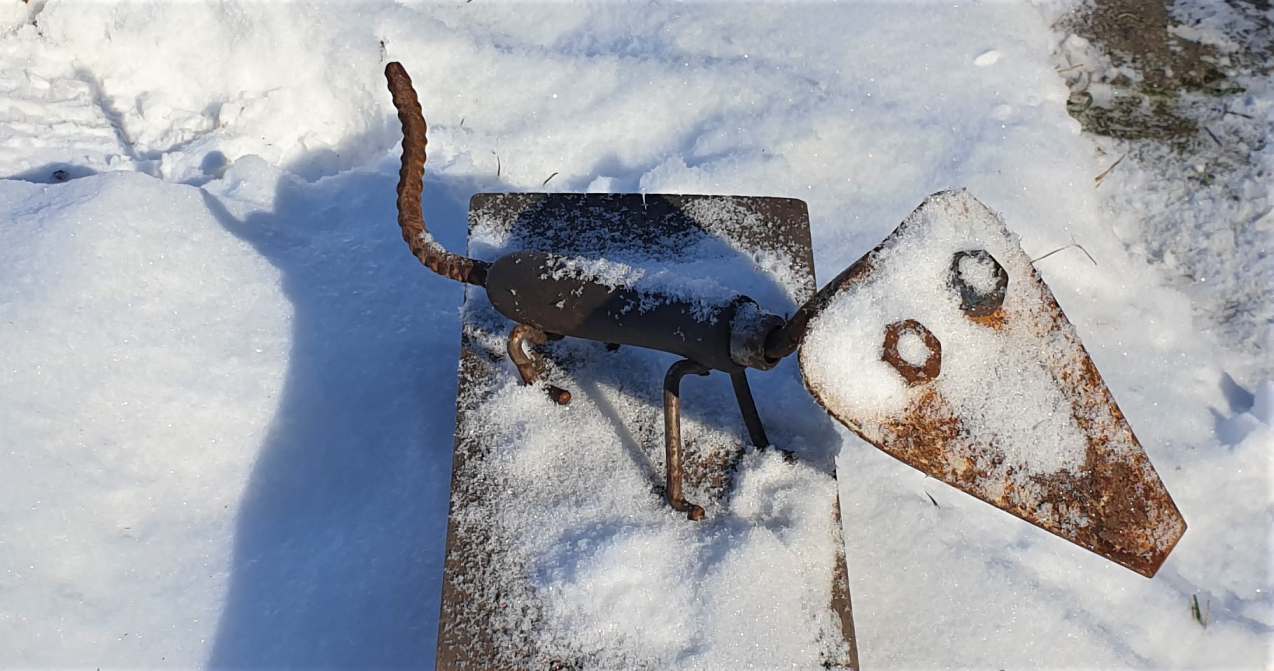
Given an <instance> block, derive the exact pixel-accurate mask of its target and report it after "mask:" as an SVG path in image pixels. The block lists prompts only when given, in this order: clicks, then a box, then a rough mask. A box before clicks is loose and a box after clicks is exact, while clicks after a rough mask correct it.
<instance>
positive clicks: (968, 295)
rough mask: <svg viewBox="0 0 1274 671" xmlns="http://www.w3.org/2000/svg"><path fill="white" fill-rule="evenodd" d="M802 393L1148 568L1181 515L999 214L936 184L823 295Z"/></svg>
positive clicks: (891, 445) (930, 468)
mask: <svg viewBox="0 0 1274 671" xmlns="http://www.w3.org/2000/svg"><path fill="white" fill-rule="evenodd" d="M810 310H811V311H812V314H813V316H812V318H810V322H809V326H808V329H807V331H806V332H805V333H804V337H803V340H802V342H801V352H800V358H801V372H802V374H803V376H804V378H805V383H806V386H807V387H808V388H809V390H810V393H812V394H813V395H814V397H815V398H816V399H817V400H818V401H819V403H821V404H822V405H823V406H824V407H825V408H827V410H828V412H830V413H831V414H832V415H833V416H834V417H835V418H836V419H838V420H839V421H841V422H842V423H843V424H845V425H846V426H848V427H849V428H850V429H852V430H853V431H854V432H855V433H857V434H858V435H859V436H861V437H862V438H863V439H865V440H867V441H868V442H870V443H872V444H873V445H875V446H876V447H879V448H880V449H881V450H884V451H885V452H887V453H888V454H890V455H891V456H893V457H895V458H897V459H899V460H901V461H903V462H904V463H906V464H908V465H910V466H912V467H914V468H916V469H919V470H920V471H922V472H924V473H926V474H928V475H930V476H933V477H935V478H939V479H941V480H943V481H944V482H946V483H948V484H950V485H953V486H955V487H956V488H958V489H960V490H962V491H964V492H967V493H969V494H972V495H973V496H976V497H977V498H979V499H982V500H983V501H986V502H987V503H990V504H991V505H994V506H996V507H998V508H1001V509H1004V510H1006V511H1008V512H1010V513H1012V514H1014V515H1016V516H1018V517H1020V518H1022V519H1024V520H1026V521H1028V522H1031V523H1032V524H1035V525H1037V526H1039V527H1041V528H1043V529H1045V530H1047V531H1050V532H1052V533H1054V534H1056V535H1058V536H1061V537H1062V538H1065V539H1066V540H1069V541H1071V542H1072V543H1075V544H1077V545H1079V546H1081V547H1084V548H1087V549H1088V550H1091V551H1093V552H1095V553H1097V554H1099V555H1101V556H1103V557H1106V558H1108V559H1110V560H1112V561H1115V562H1118V563H1119V564H1122V565H1123V566H1126V567H1128V568H1130V569H1132V570H1134V571H1136V572H1138V573H1141V574H1143V575H1145V576H1148V577H1149V576H1153V575H1154V574H1155V572H1156V571H1158V569H1159V566H1160V565H1162V564H1163V562H1164V560H1165V559H1166V558H1167V557H1168V554H1169V552H1171V551H1172V548H1173V547H1174V546H1175V545H1176V543H1177V541H1178V540H1179V539H1180V538H1181V535H1182V534H1183V533H1185V529H1186V524H1185V520H1183V519H1182V517H1181V513H1180V512H1179V511H1178V510H1177V507H1176V505H1175V504H1174V503H1173V501H1172V498H1171V497H1170V496H1169V495H1168V492H1167V490H1166V489H1165V488H1164V486H1163V483H1162V482H1161V481H1160V480H1159V476H1158V474H1157V473H1155V470H1154V467H1153V466H1151V464H1150V461H1149V459H1148V458H1147V457H1146V453H1145V451H1144V450H1143V449H1142V447H1141V445H1140V443H1138V441H1137V437H1136V436H1135V435H1133V432H1132V429H1131V428H1130V427H1129V426H1128V422H1127V421H1126V420H1125V419H1124V415H1123V413H1122V412H1121V411H1120V410H1119V406H1118V405H1116V404H1115V399H1114V398H1113V397H1112V396H1111V394H1110V391H1109V390H1108V389H1107V388H1106V384H1105V383H1104V382H1103V380H1102V377H1101V374H1100V373H1098V372H1097V368H1096V367H1095V366H1094V365H1093V362H1092V359H1090V358H1089V356H1088V353H1087V352H1086V351H1085V350H1084V346H1083V344H1082V343H1081V342H1080V340H1079V336H1078V335H1077V334H1076V332H1075V329H1074V327H1073V326H1072V325H1071V323H1070V321H1069V320H1067V318H1066V315H1065V314H1064V313H1063V312H1062V309H1061V307H1059V306H1058V304H1057V301H1056V300H1055V299H1054V297H1053V294H1052V292H1051V291H1049V288H1048V286H1047V285H1045V284H1044V281H1043V280H1042V279H1041V278H1040V276H1039V274H1038V273H1036V272H1035V269H1034V267H1033V266H1032V265H1031V262H1030V259H1029V258H1028V257H1027V256H1026V254H1025V253H1024V252H1023V251H1022V249H1021V247H1020V246H1019V244H1018V240H1017V236H1016V235H1014V234H1013V233H1011V232H1009V230H1008V229H1007V228H1005V226H1004V223H1003V222H1002V221H1001V219H1000V217H999V216H998V215H997V214H995V213H994V212H992V211H991V210H990V209H989V208H987V207H986V206H985V205H983V204H982V203H980V202H979V201H978V200H977V199H975V198H973V197H972V196H970V195H968V194H967V193H965V192H963V191H948V192H942V193H938V194H934V195H933V196H930V197H929V198H928V199H926V200H925V202H924V203H922V204H921V205H920V207H918V208H917V209H916V210H915V211H914V212H912V213H911V215H910V216H908V217H907V219H906V220H905V221H903V223H902V224H901V225H899V226H898V228H897V229H895V230H894V232H893V233H892V234H890V235H889V237H888V238H886V239H885V240H884V242H882V243H881V244H880V246H878V247H877V248H876V249H874V250H872V251H871V252H869V253H868V254H867V255H865V256H864V257H863V258H861V259H859V260H858V261H857V262H855V263H854V265H853V266H851V267H850V268H849V269H848V270H846V271H845V272H844V273H842V274H841V275H840V276H839V277H837V278H836V279H835V280H833V281H832V282H831V283H830V284H829V285H828V286H827V287H825V288H824V289H823V290H822V291H820V292H819V294H818V296H816V297H815V299H814V300H813V301H812V305H811V307H810Z"/></svg>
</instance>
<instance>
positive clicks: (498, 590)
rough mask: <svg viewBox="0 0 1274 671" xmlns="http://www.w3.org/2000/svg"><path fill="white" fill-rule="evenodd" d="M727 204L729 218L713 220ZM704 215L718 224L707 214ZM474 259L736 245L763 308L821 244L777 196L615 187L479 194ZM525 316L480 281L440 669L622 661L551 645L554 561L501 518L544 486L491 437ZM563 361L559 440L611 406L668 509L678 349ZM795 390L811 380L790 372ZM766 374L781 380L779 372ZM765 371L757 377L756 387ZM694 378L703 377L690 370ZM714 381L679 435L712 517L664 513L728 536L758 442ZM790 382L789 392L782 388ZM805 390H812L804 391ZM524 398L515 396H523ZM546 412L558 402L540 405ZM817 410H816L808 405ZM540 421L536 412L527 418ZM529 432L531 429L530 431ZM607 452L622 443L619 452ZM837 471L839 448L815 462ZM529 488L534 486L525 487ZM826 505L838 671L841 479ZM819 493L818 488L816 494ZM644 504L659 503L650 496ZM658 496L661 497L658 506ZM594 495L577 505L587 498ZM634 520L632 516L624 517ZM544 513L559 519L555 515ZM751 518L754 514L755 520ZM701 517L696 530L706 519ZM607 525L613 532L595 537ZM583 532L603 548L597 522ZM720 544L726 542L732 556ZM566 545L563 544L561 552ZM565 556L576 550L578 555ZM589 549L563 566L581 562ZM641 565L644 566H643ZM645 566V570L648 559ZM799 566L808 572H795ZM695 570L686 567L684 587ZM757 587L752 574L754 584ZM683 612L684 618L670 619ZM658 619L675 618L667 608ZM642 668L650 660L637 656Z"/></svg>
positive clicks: (842, 660)
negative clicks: (734, 497)
mask: <svg viewBox="0 0 1274 671" xmlns="http://www.w3.org/2000/svg"><path fill="white" fill-rule="evenodd" d="M712 211H717V212H726V213H727V214H729V216H724V217H712V216H704V215H705V213H708V212H712ZM705 222H716V223H707V224H705ZM469 228H470V240H469V254H470V256H474V257H478V258H484V259H492V258H495V257H497V256H499V255H500V254H503V253H507V252H510V251H514V250H518V249H538V250H543V251H552V252H555V253H558V254H562V255H581V256H588V255H596V254H597V251H598V250H599V249H605V250H607V254H606V256H607V258H614V259H618V260H623V259H626V258H631V257H633V256H634V255H637V256H643V255H644V256H659V257H661V258H668V259H670V261H673V262H675V261H677V260H678V259H680V260H682V261H686V262H688V263H690V264H691V265H692V267H693V256H694V251H695V250H700V251H702V250H704V249H707V250H708V251H709V252H710V253H713V254H718V255H719V256H720V257H723V258H728V257H729V256H730V255H737V260H738V264H739V265H738V267H746V268H752V269H754V270H753V274H754V275H755V276H754V277H752V278H751V279H750V280H749V282H748V286H745V287H738V288H739V289H740V290H742V291H744V292H745V293H748V294H749V295H751V296H752V297H753V298H755V299H757V300H758V301H759V302H760V303H761V304H762V305H763V306H765V307H767V308H769V309H772V310H776V311H779V312H783V311H785V310H786V311H789V312H790V311H791V310H792V309H794V307H795V306H797V305H799V304H800V303H802V302H804V301H805V300H806V299H807V298H808V297H809V296H811V295H812V294H813V293H814V290H815V281H814V267H813V259H812V254H811V250H810V236H809V223H808V214H807V212H806V208H805V204H804V203H802V202H801V201H797V200H790V199H777V198H751V197H720V196H681V195H676V196H670V195H646V196H642V195H639V194H633V195H615V194H479V195H477V196H475V197H474V198H473V200H472V202H471V203H470V212H469ZM512 327H513V324H512V323H511V322H509V321H508V320H506V319H504V318H502V317H500V316H499V315H498V314H497V313H495V311H494V310H493V309H492V307H491V305H490V303H489V302H488V301H487V299H486V297H485V294H484V293H483V291H482V290H481V289H477V288H468V289H467V294H466V301H465V307H464V312H463V320H462V338H461V343H462V350H461V366H460V389H459V394H458V402H457V427H456V446H455V457H454V462H453V471H452V499H451V516H450V519H449V524H448V535H447V559H446V568H445V571H446V575H445V577H444V582H443V601H442V610H441V617H440V622H439V635H438V657H437V665H438V668H439V669H496V668H498V669H542V668H561V669H583V668H596V667H606V668H612V667H614V664H615V662H614V659H613V658H610V657H608V656H607V654H608V651H606V650H578V651H575V652H568V653H564V652H563V651H562V648H561V647H560V646H554V645H552V641H551V640H549V641H546V634H545V628H548V627H551V626H553V624H552V623H551V622H549V621H548V620H549V617H550V616H549V605H548V604H547V601H548V599H549V598H550V595H547V594H545V593H544V592H543V590H542V585H541V586H537V584H536V583H537V580H538V581H540V582H543V581H544V575H543V574H544V569H543V568H542V567H537V566H535V565H534V564H536V563H537V562H539V561H540V560H541V559H542V558H541V557H528V556H527V555H526V553H525V552H523V551H521V548H519V547H518V545H519V542H518V541H517V540H516V534H515V533H514V531H513V530H510V529H509V528H507V527H506V526H503V522H501V520H502V519H506V518H508V517H509V515H508V514H507V513H508V509H509V507H510V506H512V507H522V508H527V507H531V508H532V509H533V510H532V511H531V512H530V513H529V514H534V506H535V503H534V501H537V500H544V497H538V495H539V494H543V492H531V493H530V494H531V496H528V492H526V491H524V490H519V489H517V487H518V486H521V485H519V484H514V483H510V482H509V479H508V477H507V471H503V470H502V468H504V465H505V464H507V463H508V461H509V460H510V459H520V458H524V455H523V453H524V452H526V451H527V449H530V448H525V449H524V447H523V446H520V445H502V444H492V435H493V434H492V431H491V429H490V426H489V423H490V420H491V417H492V416H493V413H494V414H499V412H503V410H502V408H501V404H507V403H508V402H509V396H510V394H511V392H510V390H511V389H515V385H514V384H513V382H512V380H514V378H515V375H516V374H515V372H514V369H513V366H512V364H511V363H509V362H508V360H507V358H506V357H505V355H504V345H505V338H506V336H507V335H508V332H509V331H510V330H511V328H512ZM546 354H547V356H548V358H549V359H550V360H551V361H553V362H554V365H555V369H554V370H553V371H551V372H550V380H551V381H553V382H554V383H555V384H561V385H562V386H563V387H566V388H568V389H569V390H570V391H571V392H572V394H573V395H574V396H575V401H573V402H572V405H571V406H568V407H566V408H561V409H559V410H558V411H560V412H561V413H564V414H563V415H562V417H563V419H562V423H561V426H560V428H559V429H557V430H556V433H555V435H556V436H559V437H560V442H561V450H562V451H564V452H568V453H569V452H571V451H572V450H590V449H591V450H596V449H598V448H597V446H596V445H595V444H592V442H593V441H591V440H590V438H589V437H588V436H586V435H579V434H577V433H575V431H576V430H577V429H576V428H573V425H571V424H569V421H570V416H571V414H572V413H579V412H583V411H585V410H588V409H589V408H588V404H594V406H595V407H596V408H600V409H601V410H602V412H603V413H604V414H606V415H607V417H608V418H609V421H610V422H611V424H612V426H611V427H609V428H608V429H607V431H608V432H610V433H611V434H613V436H615V437H617V438H618V440H615V441H614V443H615V444H614V446H613V454H610V455H608V456H607V457H606V458H608V459H611V460H613V463H614V468H615V469H616V470H619V469H633V468H635V467H640V468H641V469H642V470H644V471H645V477H647V478H648V479H649V490H648V491H646V492H642V494H641V497H640V498H642V499H643V501H638V502H637V503H638V504H642V505H655V506H663V505H664V504H663V503H662V499H661V494H662V492H661V491H660V487H661V482H662V477H663V471H662V463H663V418H662V410H661V398H662V397H661V394H662V380H663V373H664V370H665V369H666V367H667V365H668V364H670V363H671V361H672V360H673V359H671V358H669V357H667V356H666V355H661V354H657V353H650V352H646V351H641V350H636V349H633V348H626V347H625V348H620V349H619V351H608V349H607V348H606V347H605V345H604V344H602V343H593V342H585V341H580V340H573V339H570V338H568V339H566V340H563V341H559V342H557V343H553V344H551V345H550V346H549V349H548V350H547V351H546ZM786 374H787V375H789V376H790V377H791V378H792V380H791V385H790V386H791V387H792V388H793V389H799V388H800V387H799V385H800V383H799V382H798V381H796V380H795V376H794V375H791V373H790V372H788V373H786ZM766 375H784V373H783V372H782V370H781V369H780V370H779V371H775V372H773V373H767V374H766ZM757 382H758V379H757V378H754V379H753V384H754V385H756V384H757ZM686 384H687V385H691V384H692V383H691V381H690V380H688V381H687V383H686ZM694 384H706V385H710V386H711V385H715V386H711V389H712V391H711V392H710V393H711V396H710V397H709V396H708V394H709V392H708V391H704V390H702V389H699V390H697V391H696V389H697V388H696V387H693V386H689V387H684V388H683V410H684V412H685V413H686V415H685V418H686V419H685V421H684V422H683V434H684V437H685V441H686V452H687V454H686V484H687V489H688V492H689V493H690V494H691V498H692V500H694V501H695V502H696V503H700V504H703V505H704V506H705V507H706V508H708V511H709V513H708V514H709V518H708V519H707V520H705V521H704V522H699V523H692V522H688V521H685V520H684V516H682V515H679V514H678V513H675V512H673V511H672V510H671V509H669V510H667V511H666V514H667V515H668V519H670V520H672V519H676V520H680V522H679V524H684V525H686V526H684V530H689V531H691V532H694V530H696V529H697V530H702V533H713V534H718V535H720V534H722V533H724V532H723V530H725V531H728V530H729V529H730V528H736V529H737V528H742V527H740V523H739V522H738V521H737V520H736V521H730V520H729V519H728V517H727V516H726V514H725V513H724V512H723V506H724V502H725V501H726V499H728V497H729V496H730V491H731V489H732V484H733V483H732V470H733V468H734V465H735V464H736V463H737V462H739V460H740V459H741V458H742V455H743V454H744V452H745V449H744V445H743V443H744V442H745V441H746V440H747V433H746V431H745V429H744V425H743V422H742V419H741V418H740V417H739V414H738V410H737V408H736V407H735V406H734V399H733V396H732V393H731V390H730V383H729V378H728V377H727V376H725V375H720V374H718V375H714V376H712V377H710V378H707V382H705V383H700V382H694ZM757 389H758V397H757V403H758V406H759V410H760V414H761V416H762V418H763V420H765V419H770V420H775V419H777V418H775V417H774V414H773V413H774V412H775V410H774V409H773V407H772V405H773V404H772V403H771V402H770V399H767V398H766V397H765V395H764V393H763V389H764V386H759V387H757ZM785 389H786V388H785ZM796 393H798V394H799V393H802V392H799V391H797V392H796ZM512 395H513V396H517V392H516V391H514V392H512ZM543 403H544V404H545V406H546V407H547V405H548V404H549V401H548V400H547V399H544V400H543ZM811 408H812V406H811ZM528 421H534V420H528ZM776 425H778V426H781V423H779V422H775V421H771V422H770V423H769V424H767V428H768V429H769V432H770V437H771V439H773V440H775V441H776V442H778V443H780V444H782V443H783V442H784V437H785V436H784V435H782V434H781V433H780V431H779V430H778V429H777V428H776ZM825 434H826V442H827V443H828V447H829V451H830V453H833V454H834V451H835V450H834V449H830V448H834V445H832V443H834V442H838V441H836V440H835V432H834V431H832V430H831V429H830V427H829V428H828V429H827V430H826V432H825ZM524 439H525V440H526V441H528V442H533V439H532V438H524ZM606 449H612V448H610V447H607V448H606ZM818 467H819V468H820V469H822V471H823V472H824V473H826V474H830V475H831V477H834V467H833V464H832V462H831V458H830V457H829V458H828V459H827V460H826V462H825V463H820V464H819V465H818ZM521 484H525V482H523V483H521ZM826 491H827V493H828V495H827V496H826V498H825V499H823V501H824V502H825V503H818V502H814V503H813V504H812V505H825V506H826V509H827V510H828V511H829V512H830V514H829V515H827V516H826V517H827V519H828V520H834V522H833V523H831V524H829V525H828V534H830V535H831V537H832V538H831V541H830V542H829V543H828V547H832V548H835V551H834V554H835V556H834V557H828V558H827V563H826V566H827V567H829V568H828V571H827V576H826V579H827V580H828V581H829V582H830V583H831V589H830V590H828V591H827V592H828V593H829V594H830V595H831V598H830V600H829V601H830V603H827V604H824V605H823V606H822V607H819V606H818V605H817V604H807V605H806V607H805V608H804V611H805V614H804V615H803V616H806V615H808V616H809V617H811V618H812V620H811V625H810V626H811V627H813V626H814V621H819V622H824V623H826V622H834V625H833V629H834V631H835V632H836V634H837V639H838V641H837V642H835V643H836V644H835V645H830V646H828V649H829V650H834V651H836V654H835V655H831V656H825V657H824V658H823V659H822V660H821V664H822V665H824V666H825V667H826V668H837V669H843V668H854V669H856V668H858V661H857V649H856V647H855V639H854V630H853V619H852V613H851V608H850V600H849V587H848V580H847V571H846V567H845V557H844V553H843V543H842V541H841V537H840V534H841V531H840V523H839V520H840V504H839V500H838V497H837V496H836V495H835V494H834V482H833V483H832V486H831V487H830V488H828V489H827V490H826ZM811 495H812V494H811ZM645 499H649V500H648V501H646V500H645ZM650 502H654V503H653V504H651V503H650ZM587 504H588V502H587V501H581V502H579V505H581V506H585V505H587ZM614 512H615V514H616V515H617V516H620V517H622V516H624V515H625V511H623V510H616V511H614ZM545 514H550V513H548V512H546V513H545ZM745 524H746V523H745ZM696 525H698V526H696ZM598 533H599V534H600V533H602V532H598ZM581 535H582V536H584V537H585V538H583V539H579V540H578V541H577V542H580V543H582V544H583V545H584V546H586V547H587V546H589V544H590V543H591V544H592V545H593V546H595V545H596V544H597V540H596V538H592V533H591V532H590V531H589V530H584V531H583V532H581ZM729 549H730V548H729V547H722V548H721V551H723V552H726V551H729ZM564 552H565V551H564ZM566 554H567V555H569V552H567V553H566ZM578 560H579V558H578V557H574V558H572V557H569V556H567V559H565V560H563V561H565V562H566V563H570V564H572V565H575V563H578ZM635 561H636V560H635ZM634 570H639V571H640V570H646V567H643V566H641V565H640V564H636V565H635V568H634ZM793 570H796V568H793ZM696 579H699V578H698V577H697V576H695V575H693V574H692V571H691V569H690V567H689V565H688V566H687V574H686V575H685V580H686V581H694V580H696ZM745 582H746V581H745ZM747 608H748V609H755V610H754V615H749V613H748V611H747V610H744V611H743V612H742V613H741V616H742V617H745V618H752V617H755V618H760V619H758V620H757V621H762V620H763V619H764V618H766V617H770V616H772V614H773V612H774V611H775V605H774V604H771V603H750V604H747ZM673 615H675V613H673ZM649 625H650V626H651V627H666V626H668V624H667V622H664V621H662V618H655V619H654V621H651V622H650V623H649ZM636 666H637V667H640V666H641V664H637V665H636Z"/></svg>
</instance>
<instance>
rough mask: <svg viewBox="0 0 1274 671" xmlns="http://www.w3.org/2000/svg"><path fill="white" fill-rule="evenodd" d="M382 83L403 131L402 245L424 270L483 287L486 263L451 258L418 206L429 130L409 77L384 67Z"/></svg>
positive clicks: (397, 67)
mask: <svg viewBox="0 0 1274 671" xmlns="http://www.w3.org/2000/svg"><path fill="white" fill-rule="evenodd" d="M385 79H386V81H387V82H388V84H389V93H390V95H391V96H393V99H394V107H395V108H396V109H397V110H398V120H399V122H400V123H401V124H402V129H403V155H402V167H401V168H399V171H398V225H399V227H400V228H402V232H403V241H404V242H406V243H407V247H408V248H410V249H411V253H412V255H414V256H415V257H416V258H417V259H419V260H420V262H421V263H423V264H424V265H425V267H426V268H429V269H430V270H432V271H434V272H435V273H438V274H439V275H442V276H443V277H446V278H448V279H452V280H456V281H457V282H464V283H466V284H475V285H477V286H483V285H484V284H486V277H487V266H488V264H487V263H486V262H485V261H477V260H474V259H470V258H466V257H464V256H460V255H459V254H452V253H451V252H449V251H447V250H446V249H444V248H443V246H442V245H440V244H438V242H437V241H435V240H434V239H433V237H432V236H430V235H429V229H428V227H426V225H425V213H424V210H422V209H421V206H420V195H421V192H422V191H424V188H425V161H426V160H427V158H428V155H427V153H426V151H425V146H426V145H427V144H428V142H427V140H426V139H425V134H426V132H427V131H428V126H427V124H426V123H425V117H424V114H423V113H422V112H421V110H420V102H419V101H417V99H416V91H415V89H413V88H412V86H411V77H410V76H408V75H407V70H406V69H404V68H403V66H402V64H401V63H397V62H394V63H389V64H388V65H386V66H385Z"/></svg>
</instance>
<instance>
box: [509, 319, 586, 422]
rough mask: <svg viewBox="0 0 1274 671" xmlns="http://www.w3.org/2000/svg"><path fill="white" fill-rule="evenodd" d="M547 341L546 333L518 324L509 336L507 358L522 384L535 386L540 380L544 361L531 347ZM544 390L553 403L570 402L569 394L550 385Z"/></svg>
mask: <svg viewBox="0 0 1274 671" xmlns="http://www.w3.org/2000/svg"><path fill="white" fill-rule="evenodd" d="M558 337H559V338H560V337H561V336H558ZM548 340H549V335H548V334H547V333H545V332H544V331H541V330H540V329H537V328H535V327H534V326H531V325H530V324H518V325H517V326H515V327H513V332H512V333H510V334H509V358H510V359H512V360H513V365H514V366H517V368H518V375H520V376H521V377H522V383H523V384H535V382H536V381H537V380H539V379H540V371H542V370H543V369H544V359H543V358H541V357H540V355H538V354H536V353H535V350H533V349H531V347H534V346H536V345H543V344H544V343H546V342H548ZM527 345H530V346H531V347H527ZM544 388H545V391H547V392H548V395H549V398H551V399H553V402H554V403H557V404H558V405H566V404H567V403H570V402H571V392H569V391H566V390H565V389H562V388H561V387H558V386H555V385H551V384H550V385H545V387H544Z"/></svg>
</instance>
